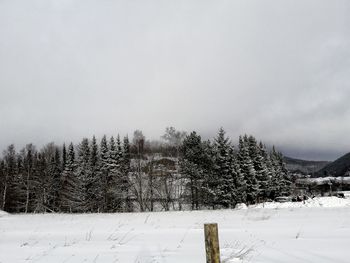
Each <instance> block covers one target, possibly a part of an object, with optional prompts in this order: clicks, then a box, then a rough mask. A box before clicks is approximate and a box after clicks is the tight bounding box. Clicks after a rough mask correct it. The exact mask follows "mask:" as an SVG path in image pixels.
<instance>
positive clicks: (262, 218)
mask: <svg viewBox="0 0 350 263" xmlns="http://www.w3.org/2000/svg"><path fill="white" fill-rule="evenodd" d="M207 222H217V223H218V224H219V237H220V248H221V255H222V262H226V263H228V262H269V263H273V262H293V263H295V262H317V263H322V262H344V263H345V262H349V260H350V251H349V244H350V200H349V199H339V198H336V197H324V198H315V199H314V200H309V201H307V202H306V204H302V203H284V204H277V203H266V204H265V205H264V207H262V205H258V206H254V207H249V208H246V207H244V206H241V209H236V210H220V211H196V212H160V213H133V214H126V213H125V214H84V215H65V214H44V215H39V214H37V215H8V214H5V213H4V212H2V213H0V262H2V263H7V262H11V263H12V262H53V263H55V262H122V263H128V262H132V263H137V262H144V263H146V262H149V263H151V262H153V263H156V262H168V263H175V262H176V263H179V262H191V263H196V262H198V263H199V262H201V263H204V262H206V261H205V253H204V252H205V249H204V237H203V236H204V234H203V224H204V223H207Z"/></svg>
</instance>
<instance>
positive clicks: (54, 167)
mask: <svg viewBox="0 0 350 263" xmlns="http://www.w3.org/2000/svg"><path fill="white" fill-rule="evenodd" d="M50 174H51V178H52V187H51V193H50V197H51V201H50V207H51V209H52V210H53V211H56V212H57V211H59V193H60V187H61V183H60V181H61V174H62V164H61V154H60V150H59V148H58V147H55V154H54V156H52V158H51V161H50Z"/></svg>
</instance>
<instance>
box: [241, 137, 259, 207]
mask: <svg viewBox="0 0 350 263" xmlns="http://www.w3.org/2000/svg"><path fill="white" fill-rule="evenodd" d="M238 156H239V165H240V168H241V171H242V173H243V175H244V178H245V181H246V185H247V190H246V193H247V202H248V203H255V201H256V198H257V195H258V191H259V185H258V181H257V179H256V171H255V169H254V164H253V161H252V159H251V157H250V152H249V142H248V136H247V135H244V137H243V138H242V136H240V138H239V155H238Z"/></svg>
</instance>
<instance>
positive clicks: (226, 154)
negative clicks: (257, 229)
mask: <svg viewBox="0 0 350 263" xmlns="http://www.w3.org/2000/svg"><path fill="white" fill-rule="evenodd" d="M214 149H215V156H214V158H215V166H214V171H215V175H216V176H215V179H216V180H215V181H216V185H215V188H214V189H212V191H213V193H215V194H214V198H215V201H216V203H217V204H218V205H220V206H222V207H224V208H228V207H230V206H231V207H232V206H234V203H235V201H234V196H233V194H234V190H235V186H234V182H233V179H234V178H233V173H232V172H233V171H232V162H233V158H232V153H233V146H232V145H231V144H230V142H229V139H228V138H227V137H226V136H225V131H224V129H223V128H221V129H220V130H219V133H218V136H217V137H216V138H215V140H214Z"/></svg>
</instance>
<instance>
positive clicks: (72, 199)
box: [60, 143, 81, 212]
mask: <svg viewBox="0 0 350 263" xmlns="http://www.w3.org/2000/svg"><path fill="white" fill-rule="evenodd" d="M79 188H80V182H79V180H78V177H77V166H76V160H75V152H74V146H73V143H71V144H70V145H69V148H68V154H67V161H66V166H65V168H64V170H63V172H62V177H61V192H60V208H61V211H63V212H78V211H80V207H81V199H80V198H81V196H80V195H79V194H78V195H77V194H76V193H77V192H79V191H80V189H79Z"/></svg>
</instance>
